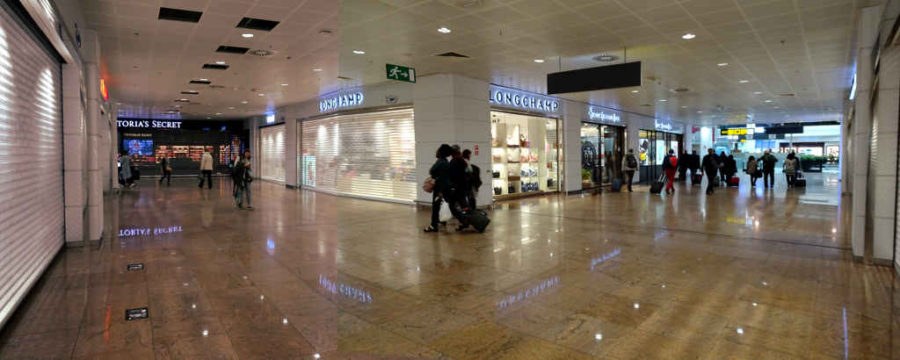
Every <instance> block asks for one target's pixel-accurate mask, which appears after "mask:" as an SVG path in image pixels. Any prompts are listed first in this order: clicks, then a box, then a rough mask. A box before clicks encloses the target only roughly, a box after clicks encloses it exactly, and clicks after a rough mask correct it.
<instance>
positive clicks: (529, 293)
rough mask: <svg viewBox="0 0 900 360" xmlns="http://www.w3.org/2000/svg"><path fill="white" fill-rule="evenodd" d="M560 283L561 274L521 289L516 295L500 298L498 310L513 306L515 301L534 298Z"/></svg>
mask: <svg viewBox="0 0 900 360" xmlns="http://www.w3.org/2000/svg"><path fill="white" fill-rule="evenodd" d="M556 285H559V276H554V277H552V278H549V279H547V280H544V281H542V282H541V283H540V284H537V285H535V286H533V287H530V288H527V289H523V290H520V291H519V292H518V293H516V294H514V295H510V296H507V297H505V298H503V300H500V302H499V303H498V304H497V310H503V309H505V308H508V307H510V306H512V305H513V304H515V303H518V302H520V301H522V300H526V299H529V298H533V297H535V296H538V295H540V294H543V293H545V292H547V291H548V290H550V289H551V288H553V287H554V286H556Z"/></svg>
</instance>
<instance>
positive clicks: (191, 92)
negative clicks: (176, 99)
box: [181, 90, 200, 95]
mask: <svg viewBox="0 0 900 360" xmlns="http://www.w3.org/2000/svg"><path fill="white" fill-rule="evenodd" d="M181 93H182V94H184V95H199V94H200V92H199V91H197V90H185V91H182V92H181Z"/></svg>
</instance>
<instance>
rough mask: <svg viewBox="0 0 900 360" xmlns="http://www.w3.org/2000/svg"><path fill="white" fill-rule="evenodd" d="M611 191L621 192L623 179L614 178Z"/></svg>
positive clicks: (610, 187)
mask: <svg viewBox="0 0 900 360" xmlns="http://www.w3.org/2000/svg"><path fill="white" fill-rule="evenodd" d="M609 191H610V192H619V191H622V179H619V178H616V179H613V180H612V184H610V186H609Z"/></svg>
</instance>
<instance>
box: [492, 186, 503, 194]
mask: <svg viewBox="0 0 900 360" xmlns="http://www.w3.org/2000/svg"><path fill="white" fill-rule="evenodd" d="M502 193H503V188H501V187H496V186H495V187H494V195H500V194H502Z"/></svg>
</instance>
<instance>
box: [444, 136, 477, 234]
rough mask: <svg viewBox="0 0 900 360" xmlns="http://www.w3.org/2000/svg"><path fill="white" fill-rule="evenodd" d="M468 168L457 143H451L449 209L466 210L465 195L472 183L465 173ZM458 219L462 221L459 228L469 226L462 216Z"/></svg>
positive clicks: (467, 206) (467, 205)
mask: <svg viewBox="0 0 900 360" xmlns="http://www.w3.org/2000/svg"><path fill="white" fill-rule="evenodd" d="M468 168H469V163H467V162H466V159H464V158H463V156H462V152H461V151H460V147H459V145H453V159H452V160H450V186H452V188H453V189H452V190H451V191H450V192H451V195H450V198H449V199H447V202H448V205H450V209H451V210H457V209H460V210H466V209H468V208H469V204H468V202H467V201H466V199H468V197H467V196H466V195H467V193H468V192H469V189H471V188H472V184H470V183H469V175H468V174H467V173H466V170H467V169H468ZM459 219H460V222H461V223H462V224H461V225H460V227H459V230H463V229H465V228H467V227H468V226H469V225H468V224H466V223H465V222H463V218H462V217H459Z"/></svg>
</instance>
